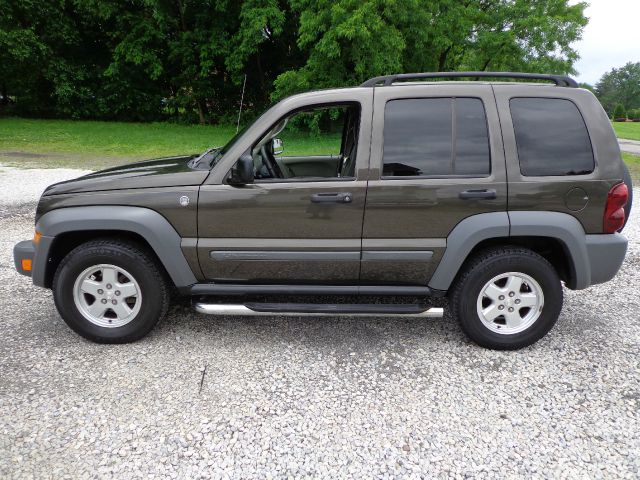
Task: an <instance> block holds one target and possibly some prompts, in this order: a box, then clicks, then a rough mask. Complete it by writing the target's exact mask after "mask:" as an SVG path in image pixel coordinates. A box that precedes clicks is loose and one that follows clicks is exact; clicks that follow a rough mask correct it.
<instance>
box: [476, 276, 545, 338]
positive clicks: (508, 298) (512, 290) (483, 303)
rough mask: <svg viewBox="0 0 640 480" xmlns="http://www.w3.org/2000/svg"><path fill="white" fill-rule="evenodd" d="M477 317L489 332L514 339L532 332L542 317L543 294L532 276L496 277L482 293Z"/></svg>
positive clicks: (479, 298)
mask: <svg viewBox="0 0 640 480" xmlns="http://www.w3.org/2000/svg"><path fill="white" fill-rule="evenodd" d="M476 305H477V311H478V317H480V320H481V321H482V323H483V324H484V326H485V327H487V328H488V329H489V330H491V331H492V332H495V333H499V334H502V335H513V334H515V333H520V332H522V331H524V330H526V329H527V328H529V327H530V326H531V325H533V323H534V322H535V321H536V320H537V319H538V318H539V317H540V314H541V313H542V307H543V306H544V294H543V293H542V288H541V287H540V284H539V283H538V282H536V281H535V280H534V279H533V278H531V277H530V276H529V275H526V274H524V273H520V272H507V273H501V274H500V275H496V276H495V277H493V278H492V279H491V280H489V281H488V282H487V283H485V285H484V287H482V289H481V290H480V294H479V295H478V301H477V304H476Z"/></svg>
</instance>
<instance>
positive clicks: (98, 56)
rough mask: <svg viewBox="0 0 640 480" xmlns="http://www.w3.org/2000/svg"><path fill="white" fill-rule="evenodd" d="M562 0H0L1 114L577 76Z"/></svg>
mask: <svg viewBox="0 0 640 480" xmlns="http://www.w3.org/2000/svg"><path fill="white" fill-rule="evenodd" d="M585 6H586V4H585V3H584V2H581V3H575V4H570V2H569V0H0V107H1V109H2V112H4V113H5V114H13V115H23V116H38V117H58V118H87V119H113V120H136V121H152V120H173V121H181V122H188V123H192V122H200V123H220V122H229V121H232V119H233V117H234V115H235V114H236V113H237V110H238V107H239V104H240V97H241V91H242V86H243V83H244V81H245V76H246V93H245V97H244V102H243V107H244V108H245V109H246V110H247V111H248V114H249V115H252V114H255V112H257V111H259V110H261V109H263V108H264V107H265V106H266V105H267V104H269V103H270V102H272V101H275V100H277V99H279V98H281V97H283V96H285V95H288V94H291V93H294V92H298V91H303V90H307V89H312V88H326V87H339V86H352V85H358V84H359V83H361V82H362V81H364V80H366V79H367V78H370V77H373V76H377V75H383V74H390V73H398V72H412V71H453V70H497V71H500V70H512V71H525V72H545V73H558V74H567V73H573V64H574V62H575V61H576V60H577V58H578V55H577V53H576V51H575V50H574V49H573V48H572V47H571V44H572V42H574V41H575V40H577V39H579V38H580V35H581V32H582V29H583V28H584V26H585V25H586V23H587V19H586V18H585V16H584V9H585Z"/></svg>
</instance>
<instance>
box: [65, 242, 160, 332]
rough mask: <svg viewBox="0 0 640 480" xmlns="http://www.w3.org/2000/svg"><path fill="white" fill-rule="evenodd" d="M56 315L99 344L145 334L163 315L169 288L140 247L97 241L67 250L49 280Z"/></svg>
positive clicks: (148, 256)
mask: <svg viewBox="0 0 640 480" xmlns="http://www.w3.org/2000/svg"><path fill="white" fill-rule="evenodd" d="M53 295H54V300H55V304H56V307H57V309H58V312H59V313H60V315H61V316H62V318H63V319H64V321H65V322H66V323H67V325H69V327H71V328H72V329H73V330H74V331H75V332H77V333H79V334H80V335H82V336H83V337H85V338H88V339H89V340H93V341H95V342H99V343H127V342H133V341H135V340H138V339H140V338H142V337H143V336H145V335H146V334H147V333H149V331H151V329H152V328H153V327H154V326H155V325H156V323H157V322H158V321H159V320H160V319H161V318H162V317H163V316H164V314H165V313H166V310H167V307H168V300H169V290H168V287H167V284H166V282H165V280H164V275H163V272H162V270H161V268H160V267H159V266H158V265H157V263H156V261H155V259H154V258H153V257H152V256H151V255H150V254H149V253H148V252H147V251H145V250H144V249H143V248H142V247H140V246H138V245H135V244H133V243H128V242H120V241H113V240H96V241H91V242H88V243H85V244H82V245H80V246H79V247H77V248H75V249H74V250H72V251H71V252H70V253H69V254H68V255H67V256H66V257H65V258H64V259H63V260H62V261H61V262H60V265H59V266H58V269H57V271H56V274H55V276H54V279H53Z"/></svg>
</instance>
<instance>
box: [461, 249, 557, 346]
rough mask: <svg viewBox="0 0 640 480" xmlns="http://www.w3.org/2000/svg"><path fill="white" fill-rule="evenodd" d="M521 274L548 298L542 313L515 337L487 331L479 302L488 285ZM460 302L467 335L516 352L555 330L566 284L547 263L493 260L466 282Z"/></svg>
mask: <svg viewBox="0 0 640 480" xmlns="http://www.w3.org/2000/svg"><path fill="white" fill-rule="evenodd" d="M507 272H520V273H524V274H527V275H529V276H530V277H532V278H533V279H534V280H536V281H537V282H538V284H539V285H540V288H541V289H542V293H543V295H544V304H543V307H542V312H541V314H540V316H539V317H538V319H537V320H536V321H535V322H534V323H533V324H532V325H531V326H530V327H529V328H527V329H526V330H523V331H522V332H518V333H514V334H500V333H496V332H493V331H491V330H490V329H489V328H487V327H486V326H485V325H484V323H483V322H482V320H481V319H480V317H479V315H478V312H477V300H478V296H479V295H480V292H481V291H482V289H483V287H484V286H485V284H486V283H487V282H488V281H489V280H491V279H492V278H494V277H495V276H497V275H500V274H504V273H507ZM462 292H464V293H461V295H460V299H459V305H458V315H459V319H460V322H461V324H462V327H463V329H464V330H465V332H466V333H467V334H468V335H469V336H470V337H471V338H472V339H473V340H474V341H476V342H477V343H479V344H481V345H482V346H487V347H490V348H502V349H515V348H521V347H523V346H527V345H530V344H532V343H534V342H536V341H537V340H539V339H540V338H542V337H543V336H544V335H545V334H546V333H547V332H549V330H551V328H553V326H554V324H555V322H556V320H557V319H558V316H559V314H560V310H561V309H562V297H563V295H562V284H561V283H560V279H559V277H558V275H557V273H556V272H555V270H553V268H550V265H548V264H546V262H545V261H543V260H541V259H540V260H538V259H536V258H531V257H524V256H521V255H511V256H509V257H501V256H497V257H494V258H491V259H490V260H489V261H488V262H486V264H484V265H482V264H481V267H480V268H477V269H475V270H473V271H472V272H471V273H470V275H469V276H468V277H467V278H466V279H465V282H464V285H463V286H462Z"/></svg>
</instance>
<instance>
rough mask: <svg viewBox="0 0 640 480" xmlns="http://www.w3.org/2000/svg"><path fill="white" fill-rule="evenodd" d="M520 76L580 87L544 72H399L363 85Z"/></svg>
mask: <svg viewBox="0 0 640 480" xmlns="http://www.w3.org/2000/svg"><path fill="white" fill-rule="evenodd" d="M461 77H464V78H467V77H476V78H487V77H489V78H519V79H527V80H546V81H549V82H554V83H555V84H556V85H557V86H558V87H571V88H578V82H576V81H575V80H574V79H573V78H571V77H568V76H566V75H545V74H542V73H519V72H425V73H399V74H395V75H384V76H382V77H373V78H370V79H369V80H367V81H366V82H364V83H363V84H362V85H360V86H361V87H377V86H384V87H387V86H389V85H392V84H393V83H395V82H398V81H402V80H418V79H422V78H461Z"/></svg>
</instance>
